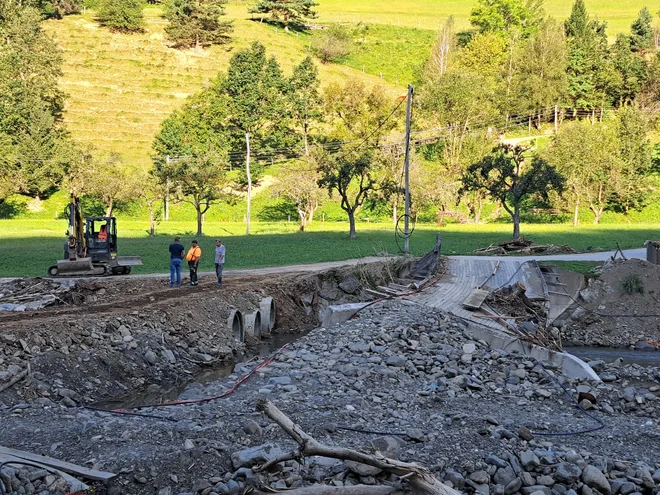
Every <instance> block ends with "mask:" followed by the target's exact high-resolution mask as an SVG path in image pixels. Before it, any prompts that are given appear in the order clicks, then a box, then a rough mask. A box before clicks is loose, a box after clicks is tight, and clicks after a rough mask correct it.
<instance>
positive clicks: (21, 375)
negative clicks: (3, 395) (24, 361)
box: [0, 368, 30, 392]
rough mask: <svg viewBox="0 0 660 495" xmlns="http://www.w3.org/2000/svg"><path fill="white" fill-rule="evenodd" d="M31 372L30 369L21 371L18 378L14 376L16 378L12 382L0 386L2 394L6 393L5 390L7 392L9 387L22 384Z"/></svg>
mask: <svg viewBox="0 0 660 495" xmlns="http://www.w3.org/2000/svg"><path fill="white" fill-rule="evenodd" d="M29 372H30V369H29V368H25V369H24V370H23V371H21V372H20V373H18V374H17V375H16V376H14V378H12V379H11V380H9V381H8V382H7V383H5V384H3V385H0V392H4V391H5V390H7V389H8V388H9V387H11V386H12V385H14V384H15V383H18V382H20V381H21V380H22V379H23V378H25V377H26V376H28V373H29Z"/></svg>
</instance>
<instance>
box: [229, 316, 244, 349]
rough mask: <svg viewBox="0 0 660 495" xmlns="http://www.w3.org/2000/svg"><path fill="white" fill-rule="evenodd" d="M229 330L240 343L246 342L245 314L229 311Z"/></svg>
mask: <svg viewBox="0 0 660 495" xmlns="http://www.w3.org/2000/svg"><path fill="white" fill-rule="evenodd" d="M227 328H229V329H230V330H231V333H232V334H233V335H234V339H236V340H237V341H239V342H245V327H244V326H243V314H242V313H241V312H240V311H239V310H237V309H232V310H231V311H229V317H228V318H227Z"/></svg>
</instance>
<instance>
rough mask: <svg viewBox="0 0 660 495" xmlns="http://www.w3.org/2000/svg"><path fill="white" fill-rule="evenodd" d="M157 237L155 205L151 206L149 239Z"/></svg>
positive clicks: (151, 204)
mask: <svg viewBox="0 0 660 495" xmlns="http://www.w3.org/2000/svg"><path fill="white" fill-rule="evenodd" d="M155 235H156V215H154V205H153V203H150V204H149V237H154V236H155Z"/></svg>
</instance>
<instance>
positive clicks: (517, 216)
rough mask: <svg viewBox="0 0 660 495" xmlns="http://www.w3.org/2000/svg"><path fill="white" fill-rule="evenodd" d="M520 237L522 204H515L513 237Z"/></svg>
mask: <svg viewBox="0 0 660 495" xmlns="http://www.w3.org/2000/svg"><path fill="white" fill-rule="evenodd" d="M518 237H520V206H518V205H517V204H515V205H513V238H514V239H518Z"/></svg>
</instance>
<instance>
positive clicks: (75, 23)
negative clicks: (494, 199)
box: [46, 0, 655, 167]
mask: <svg viewBox="0 0 660 495" xmlns="http://www.w3.org/2000/svg"><path fill="white" fill-rule="evenodd" d="M474 3H475V2H474V1H473V0H469V1H465V0H410V1H409V2H401V1H399V0H353V1H348V0H321V1H320V6H319V22H322V23H327V22H334V21H340V22H348V23H357V22H366V23H373V24H369V25H368V26H367V27H366V28H364V29H363V33H362V35H361V36H360V42H359V43H358V46H357V49H356V51H355V52H354V53H352V54H351V55H350V56H348V57H347V58H346V61H345V64H328V65H319V68H320V73H321V79H322V83H323V84H324V85H326V84H328V83H329V82H331V81H345V80H346V79H347V78H351V77H357V78H362V79H365V80H368V81H370V82H372V83H382V84H384V85H385V86H386V87H387V88H389V89H390V90H391V91H392V93H393V94H397V95H398V94H402V93H403V92H404V91H405V85H406V84H407V83H408V82H410V80H411V79H412V77H413V74H414V72H415V71H416V70H417V69H418V68H419V67H420V65H421V64H422V63H423V61H424V59H425V58H426V56H427V54H428V50H429V48H430V44H431V43H432V41H433V38H434V36H435V29H437V27H438V26H439V25H440V24H441V23H442V22H443V21H444V19H445V18H446V17H447V16H449V15H453V16H454V17H455V18H456V21H457V27H458V28H459V29H461V28H467V27H468V26H469V23H468V17H469V12H470V9H471V8H472V6H473V5H474ZM645 3H647V2H646V0H628V1H626V2H618V3H615V2H614V0H587V6H588V8H589V10H590V12H591V13H592V14H595V15H598V17H599V18H601V19H605V20H607V21H608V25H609V33H610V35H613V34H615V33H617V32H621V31H627V30H628V27H629V25H630V23H631V22H632V20H633V19H634V18H635V16H636V15H637V12H638V11H639V9H640V8H641V7H642V6H643V5H644V4H645ZM571 4H572V0H547V1H546V10H547V12H548V13H549V14H550V15H552V16H554V17H556V18H559V19H563V18H565V17H566V16H567V15H568V13H569V12H570V8H571ZM227 10H228V17H229V18H230V19H232V20H233V21H234V26H235V32H234V34H233V40H234V41H233V42H232V43H231V45H229V46H226V47H213V48H211V49H208V50H201V51H199V52H196V51H195V50H187V51H179V50H173V49H170V48H168V47H167V46H166V44H165V42H164V37H163V28H164V25H165V23H164V21H163V19H162V18H161V10H160V8H156V7H148V8H147V9H146V10H145V12H146V16H147V28H146V32H145V33H144V34H138V35H120V34H112V33H110V32H109V31H107V30H106V29H103V28H99V27H98V26H97V24H96V23H95V22H94V16H93V13H92V12H87V13H86V14H84V15H78V16H71V17H67V18H65V19H64V20H61V21H48V22H46V28H47V30H48V31H49V32H50V33H51V34H52V35H53V36H55V38H56V39H57V41H58V43H59V44H60V46H61V47H62V48H63V50H64V58H65V63H64V68H63V69H64V77H63V79H62V87H63V89H64V90H65V91H66V92H67V93H68V94H69V98H68V100H67V107H66V114H65V120H66V122H67V124H68V126H69V129H70V130H71V132H72V134H73V135H74V137H75V138H76V139H78V140H80V141H82V142H86V143H92V144H93V145H94V146H95V147H96V148H98V149H99V150H100V151H101V152H117V153H120V154H121V155H122V157H123V159H124V160H125V161H126V162H127V163H132V164H135V165H136V166H141V167H145V166H149V165H150V159H149V154H150V152H151V142H152V140H153V136H154V135H155V133H156V132H157V130H158V128H159V126H160V123H161V121H162V120H163V119H164V118H165V117H166V116H167V115H168V114H169V113H170V112H171V111H172V110H174V109H176V108H178V107H179V106H180V105H181V104H182V103H183V102H184V100H185V98H186V97H187V96H188V95H190V94H192V93H194V92H196V91H198V90H199V89H200V88H202V87H203V86H204V84H206V83H207V82H208V81H209V80H210V79H212V78H213V77H215V76H216V75H217V73H218V71H220V70H223V69H225V68H226V67H227V64H228V61H229V59H230V57H231V54H232V52H233V51H234V50H236V49H238V48H241V47H245V46H247V45H249V44H250V43H251V42H253V41H255V40H258V41H261V42H262V43H264V44H265V45H266V47H267V49H268V50H269V52H270V53H275V54H276V55H277V57H278V59H279V60H280V62H281V63H282V65H283V67H284V69H285V71H290V70H291V67H292V66H293V65H294V64H296V63H298V62H299V61H300V60H301V59H302V58H303V57H304V56H306V55H307V54H308V52H309V44H310V39H311V37H310V35H309V34H305V33H295V32H291V33H287V32H285V31H283V30H282V29H276V28H274V27H273V26H271V25H269V24H267V23H261V22H259V20H258V19H251V15H250V14H248V13H247V9H246V4H245V3H244V2H242V1H241V2H237V1H232V2H231V3H230V4H229V6H228V9H227ZM651 10H655V9H654V8H651ZM381 77H382V78H381Z"/></svg>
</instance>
